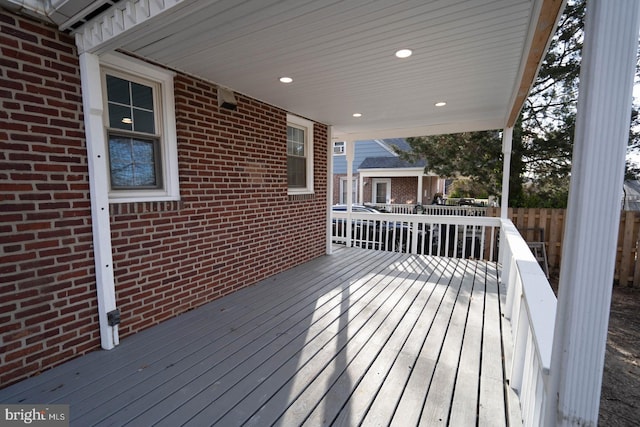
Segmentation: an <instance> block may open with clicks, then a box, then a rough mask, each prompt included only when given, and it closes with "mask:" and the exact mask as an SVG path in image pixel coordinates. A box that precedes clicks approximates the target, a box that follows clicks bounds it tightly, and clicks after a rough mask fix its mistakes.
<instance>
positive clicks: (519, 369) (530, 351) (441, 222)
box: [333, 212, 557, 426]
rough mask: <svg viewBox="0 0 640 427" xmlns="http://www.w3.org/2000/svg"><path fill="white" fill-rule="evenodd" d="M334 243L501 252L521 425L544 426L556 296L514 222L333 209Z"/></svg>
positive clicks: (472, 254)
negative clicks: (336, 210) (349, 212)
mask: <svg viewBox="0 0 640 427" xmlns="http://www.w3.org/2000/svg"><path fill="white" fill-rule="evenodd" d="M349 217H350V220H348V218H349ZM499 231H500V237H499V239H498V232H499ZM498 240H499V242H498ZM333 241H334V242H336V243H344V244H347V245H348V246H358V247H364V248H371V249H378V250H388V251H402V252H410V253H417V254H428V255H439V256H449V257H456V258H475V259H484V260H490V261H498V254H499V262H500V264H501V267H502V268H501V281H502V283H504V284H505V285H506V287H507V297H506V306H505V309H504V313H505V317H506V318H507V319H508V320H510V322H511V334H512V339H513V357H512V359H511V360H510V361H508V363H507V375H508V378H509V383H510V386H511V388H513V389H514V390H515V392H516V393H517V394H518V396H519V399H520V409H521V415H522V419H523V424H524V425H525V426H537V425H541V423H542V419H543V416H544V411H545V406H546V405H547V402H548V399H549V396H548V393H549V386H550V384H549V368H550V364H551V348H552V344H553V331H554V322H555V314H556V305H557V300H556V297H555V295H554V293H553V290H552V289H551V286H550V284H549V281H548V280H547V277H546V275H545V273H544V272H543V271H542V268H541V267H540V265H539V264H538V262H537V261H536V259H535V257H534V256H533V254H532V253H531V250H530V249H529V247H528V246H527V243H526V242H525V240H524V239H523V238H522V236H521V235H520V233H519V232H518V230H517V229H516V227H515V226H514V225H513V223H512V222H511V221H509V220H502V219H500V218H493V217H483V216H454V215H443V216H435V215H403V214H374V213H353V212H352V213H351V214H350V216H349V214H348V213H347V212H333ZM498 246H499V248H498Z"/></svg>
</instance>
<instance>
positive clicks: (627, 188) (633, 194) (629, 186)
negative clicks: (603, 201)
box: [622, 180, 640, 211]
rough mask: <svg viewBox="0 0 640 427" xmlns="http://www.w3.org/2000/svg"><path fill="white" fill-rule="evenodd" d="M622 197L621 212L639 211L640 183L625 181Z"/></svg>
mask: <svg viewBox="0 0 640 427" xmlns="http://www.w3.org/2000/svg"><path fill="white" fill-rule="evenodd" d="M622 197H623V200H622V209H623V210H625V211H640V181H638V180H626V181H625V182H624V192H623V194H622Z"/></svg>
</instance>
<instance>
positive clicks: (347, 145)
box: [344, 139, 355, 248]
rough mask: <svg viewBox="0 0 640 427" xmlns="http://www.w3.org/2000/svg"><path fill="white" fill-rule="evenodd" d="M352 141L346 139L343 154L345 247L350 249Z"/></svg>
mask: <svg viewBox="0 0 640 427" xmlns="http://www.w3.org/2000/svg"><path fill="white" fill-rule="evenodd" d="M354 145H355V144H354V141H353V140H350V139H347V140H345V142H344V153H345V156H346V159H347V223H346V227H345V228H346V229H347V247H348V248H349V247H351V225H352V224H351V205H353V190H352V188H351V186H352V185H353V157H354V151H355V150H354Z"/></svg>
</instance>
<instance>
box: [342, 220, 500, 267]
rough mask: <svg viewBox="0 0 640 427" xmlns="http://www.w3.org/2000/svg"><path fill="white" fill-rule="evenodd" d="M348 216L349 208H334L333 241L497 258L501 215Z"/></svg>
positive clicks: (380, 248)
mask: <svg viewBox="0 0 640 427" xmlns="http://www.w3.org/2000/svg"><path fill="white" fill-rule="evenodd" d="M347 218H348V214H347V212H333V220H332V227H333V230H332V240H333V242H334V243H343V244H347V246H357V247H362V248H369V249H378V250H386V251H396V252H408V253H415V254H425V255H439V256H449V257H454V258H474V259H484V260H490V261H497V260H498V258H497V254H498V234H499V230H500V219H498V218H491V217H474V216H469V217H466V216H454V215H442V216H434V215H412V214H382V213H380V214H373V213H361V212H357V213H356V212H352V213H351V220H350V221H349V220H347ZM349 230H351V231H350V232H349Z"/></svg>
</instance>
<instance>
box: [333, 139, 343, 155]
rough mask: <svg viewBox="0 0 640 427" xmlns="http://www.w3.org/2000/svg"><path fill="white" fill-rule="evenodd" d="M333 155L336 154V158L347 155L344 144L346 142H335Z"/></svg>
mask: <svg viewBox="0 0 640 427" xmlns="http://www.w3.org/2000/svg"><path fill="white" fill-rule="evenodd" d="M333 154H334V156H344V155H345V143H344V141H334V142H333Z"/></svg>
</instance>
